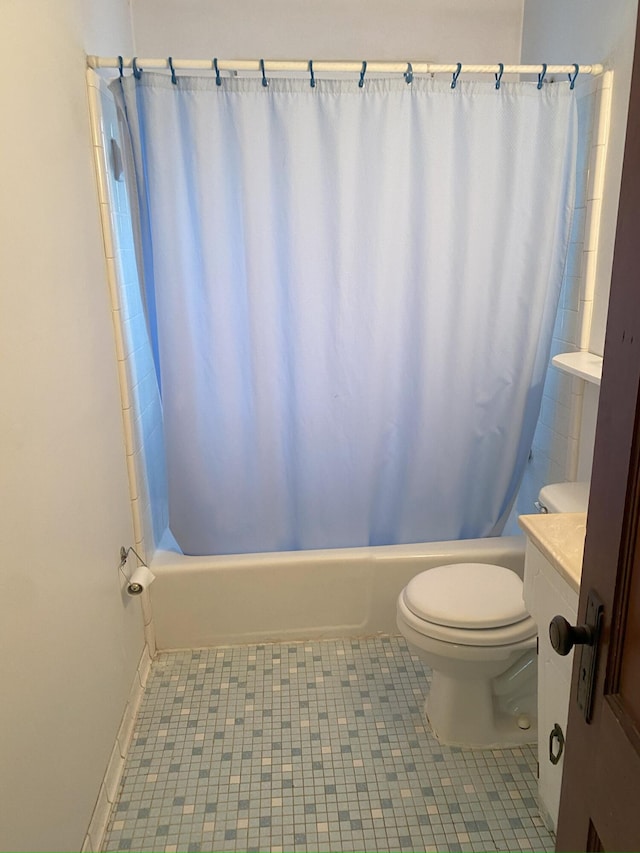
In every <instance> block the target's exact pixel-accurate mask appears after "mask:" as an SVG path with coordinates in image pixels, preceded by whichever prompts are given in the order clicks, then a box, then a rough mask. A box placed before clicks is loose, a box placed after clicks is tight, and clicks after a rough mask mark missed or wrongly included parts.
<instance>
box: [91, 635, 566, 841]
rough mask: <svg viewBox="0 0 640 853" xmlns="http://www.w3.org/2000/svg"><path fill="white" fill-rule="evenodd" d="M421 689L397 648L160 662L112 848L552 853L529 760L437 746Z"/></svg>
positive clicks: (200, 655)
mask: <svg viewBox="0 0 640 853" xmlns="http://www.w3.org/2000/svg"><path fill="white" fill-rule="evenodd" d="M425 689H426V672H425V669H424V668H423V666H422V664H421V663H420V661H419V660H418V659H417V658H415V657H413V656H412V655H411V654H410V652H409V651H408V650H407V647H406V645H405V643H404V640H402V639H400V638H396V637H382V638H381V637H377V638H374V639H366V640H325V641H321V642H308V643H287V644H277V645H257V646H238V647H229V648H219V649H212V650H203V651H189V652H179V653H172V654H163V655H160V657H159V658H158V659H157V660H156V662H155V663H154V665H153V669H152V673H151V676H150V678H149V683H148V685H147V691H146V694H145V697H144V701H143V704H142V707H141V710H140V714H139V717H138V721H137V725H136V731H135V733H134V738H133V741H132V745H131V749H130V751H129V757H128V759H127V763H126V766H125V772H124V777H123V781H122V785H121V791H120V794H119V800H118V802H117V803H116V806H115V808H114V811H113V814H112V816H111V820H110V823H109V828H108V832H107V836H106V841H105V846H104V850H106V851H112V850H134V851H143V850H155V851H159V850H164V851H222V850H229V851H283V850H284V851H320V850H325V851H326V850H328V851H362V850H365V851H391V850H409V851H413V850H438V851H445V850H450V851H454V850H464V851H467V850H469V851H475V850H484V851H487V850H496V851H497V850H510V851H519V850H536V851H544V850H552V849H553V840H552V838H551V836H550V835H549V834H548V832H547V831H546V830H545V828H544V826H543V824H542V821H541V820H540V818H539V817H538V810H537V806H536V799H535V790H536V779H535V754H534V751H533V749H532V748H530V747H523V748H520V749H513V750H464V751H463V750H460V749H458V748H449V747H444V746H441V745H440V744H439V743H438V742H437V741H436V740H435V739H434V738H433V737H432V736H431V735H430V734H429V733H428V731H427V730H426V729H425V723H424V719H423V717H422V701H423V695H424V693H425Z"/></svg>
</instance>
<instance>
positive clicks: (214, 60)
mask: <svg viewBox="0 0 640 853" xmlns="http://www.w3.org/2000/svg"><path fill="white" fill-rule="evenodd" d="M213 70H214V71H215V72H216V86H222V79H221V77H220V69H219V68H218V57H217V56H216V57H214V59H213Z"/></svg>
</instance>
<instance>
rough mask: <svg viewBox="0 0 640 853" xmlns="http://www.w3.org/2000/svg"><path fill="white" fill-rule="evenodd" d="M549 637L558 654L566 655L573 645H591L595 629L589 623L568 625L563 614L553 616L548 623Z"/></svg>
mask: <svg viewBox="0 0 640 853" xmlns="http://www.w3.org/2000/svg"><path fill="white" fill-rule="evenodd" d="M549 639H550V640H551V645H552V646H553V648H554V650H555V651H556V652H557V653H558V654H559V655H568V654H569V652H570V651H571V649H572V648H573V647H574V646H581V645H584V646H592V645H593V643H594V640H595V631H594V630H593V628H592V627H590V626H589V625H576V626H573V625H570V624H569V623H568V622H567V620H566V619H565V618H564V616H554V617H553V619H552V620H551V622H550V623H549Z"/></svg>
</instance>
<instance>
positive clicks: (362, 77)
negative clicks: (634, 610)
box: [358, 62, 367, 89]
mask: <svg viewBox="0 0 640 853" xmlns="http://www.w3.org/2000/svg"><path fill="white" fill-rule="evenodd" d="M366 73H367V63H366V62H363V63H362V71H361V72H360V82H359V83H358V86H359V87H360V88H361V89H362V88H363V87H364V75H365V74H366Z"/></svg>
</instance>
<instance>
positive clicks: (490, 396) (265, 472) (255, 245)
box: [112, 71, 576, 554]
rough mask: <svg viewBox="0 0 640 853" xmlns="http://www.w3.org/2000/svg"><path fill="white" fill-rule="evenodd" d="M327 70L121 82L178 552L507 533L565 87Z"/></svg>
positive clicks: (566, 132)
mask: <svg viewBox="0 0 640 853" xmlns="http://www.w3.org/2000/svg"><path fill="white" fill-rule="evenodd" d="M316 83H317V85H316V86H315V87H311V86H310V85H309V81H308V80H299V79H296V80H294V79H283V78H280V79H271V80H270V83H269V86H268V87H265V86H263V85H262V81H261V80H260V79H248V78H236V79H228V78H224V79H222V81H221V85H216V81H215V79H213V78H208V77H182V76H178V78H177V83H176V84H174V83H172V82H171V79H170V78H169V77H168V76H164V75H161V74H155V73H148V72H144V71H143V72H142V74H141V76H140V79H135V78H134V77H127V78H124V79H120V80H117V81H115V83H114V84H113V85H112V89H113V92H114V94H115V96H116V98H117V100H118V102H119V105H120V108H121V111H122V116H123V120H124V121H126V123H127V127H128V132H129V135H130V139H131V144H132V152H133V161H134V163H135V173H136V181H137V198H138V204H139V208H140V222H141V234H142V247H143V251H142V254H143V256H144V270H145V272H144V277H145V287H146V299H147V306H148V318H149V324H150V329H151V335H152V339H153V341H154V348H155V354H156V366H157V374H158V381H159V384H160V387H161V393H162V402H163V410H164V421H165V424H164V426H165V434H166V453H167V468H168V477H169V503H170V525H171V530H172V532H173V534H174V536H175V537H176V539H177V541H178V542H179V544H180V546H181V547H182V549H183V550H184V551H185V552H186V553H189V554H206V553H210V554H226V553H247V552H254V551H279V550H291V549H308V548H328V547H332V548H333V547H342V546H354V545H377V544H395V543H406V542H416V541H429V540H431V541H433V540H441V539H459V538H469V537H479V536H488V535H496V534H499V532H500V530H501V528H502V525H503V524H504V521H505V519H506V516H507V514H508V512H509V509H510V506H511V503H512V501H513V498H514V496H515V494H516V492H517V489H518V486H519V482H520V479H521V476H522V473H523V469H524V465H525V463H526V460H527V456H528V453H529V448H530V446H531V441H532V437H533V432H534V429H535V425H536V420H537V416H538V412H539V407H540V401H541V395H542V386H543V381H544V376H545V372H546V367H547V362H548V357H549V349H550V340H551V332H552V327H553V322H554V317H555V312H556V307H557V300H558V294H559V289H560V284H561V280H562V275H563V267H564V262H565V256H566V251H567V243H568V235H569V231H570V226H571V217H572V207H573V194H574V174H575V152H576V110H575V100H574V93H573V92H572V91H570V89H569V85H568V83H567V84H564V83H554V84H549V85H544V86H543V87H542V88H541V89H538V88H537V86H536V84H535V83H533V84H531V83H502V85H501V86H500V87H499V88H496V87H495V85H494V84H493V82H475V81H472V82H468V81H464V80H460V81H458V84H457V86H456V87H455V88H452V87H451V85H450V84H449V82H447V81H444V82H440V81H435V80H422V79H417V78H414V80H413V82H412V83H411V84H410V85H408V84H406V83H405V82H404V81H403V80H402V79H401V78H400V79H395V80H389V79H376V80H373V79H371V80H366V81H365V84H364V86H363V87H359V86H358V85H357V79H356V80H339V81H337V80H319V79H318V78H316Z"/></svg>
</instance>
